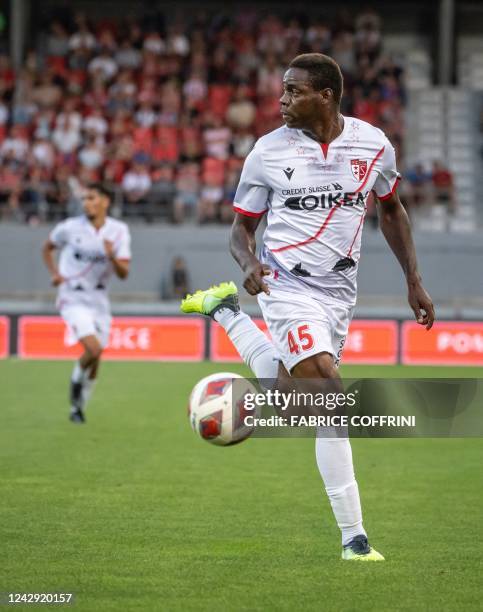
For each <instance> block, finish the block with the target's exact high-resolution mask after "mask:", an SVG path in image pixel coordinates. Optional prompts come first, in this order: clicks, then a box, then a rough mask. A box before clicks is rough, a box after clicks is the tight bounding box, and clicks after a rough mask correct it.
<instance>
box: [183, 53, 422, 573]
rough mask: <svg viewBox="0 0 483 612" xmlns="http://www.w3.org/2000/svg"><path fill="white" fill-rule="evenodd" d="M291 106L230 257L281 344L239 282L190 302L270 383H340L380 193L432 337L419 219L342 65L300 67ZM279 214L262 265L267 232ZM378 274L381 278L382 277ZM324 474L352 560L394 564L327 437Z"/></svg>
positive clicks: (318, 62)
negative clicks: (343, 105) (347, 86)
mask: <svg viewBox="0 0 483 612" xmlns="http://www.w3.org/2000/svg"><path fill="white" fill-rule="evenodd" d="M283 86H284V93H283V95H282V98H281V100H280V103H281V113H282V116H283V119H284V122H285V126H284V127H281V128H279V129H277V130H274V131H273V132H271V133H269V134H267V135H265V136H263V137H262V138H260V139H259V140H258V141H257V143H256V144H255V147H254V148H253V150H252V151H251V153H250V154H249V155H248V157H247V158H246V160H245V164H244V167H243V171H242V175H241V178H240V183H239V186H238V190H237V192H236V195H235V202H234V208H235V211H236V213H237V214H236V218H235V221H234V223H233V227H232V232H231V240H230V248H231V252H232V254H233V256H234V258H235V259H236V261H237V262H238V264H239V265H240V267H241V268H242V270H243V271H244V274H245V281H244V284H243V286H244V287H245V289H246V290H247V291H248V293H249V294H250V295H258V301H259V305H260V308H261V310H262V313H263V317H264V319H265V322H266V323H267V326H268V329H269V331H270V334H271V337H272V342H270V341H269V340H268V339H267V338H266V336H265V335H264V334H263V333H262V332H261V331H260V330H258V328H257V327H256V325H255V324H254V323H253V321H252V320H251V319H250V317H248V316H247V315H246V314H245V313H243V312H241V311H240V309H239V306H238V299H237V297H238V296H237V289H236V286H235V285H234V283H222V284H221V285H218V286H215V287H212V288H210V289H208V290H206V291H200V292H197V293H195V294H194V295H192V296H188V297H187V298H186V299H185V300H184V301H183V302H182V305H181V309H182V311H183V312H201V313H203V314H206V315H209V316H211V317H213V318H214V319H215V320H216V321H217V322H218V323H219V324H220V325H222V326H223V327H224V328H225V330H226V332H227V334H228V336H229V337H230V339H231V341H232V342H233V344H234V345H235V347H236V348H237V350H238V352H239V353H240V355H241V356H242V358H243V359H244V361H245V362H246V363H247V364H248V365H249V366H250V367H251V369H252V370H253V371H254V373H255V375H256V376H257V377H258V378H265V379H267V378H272V379H276V378H277V377H278V379H279V380H281V379H283V377H284V376H287V375H288V373H289V374H290V375H291V376H293V377H296V378H299V379H329V380H334V381H338V380H339V381H340V378H339V374H338V370H337V366H338V364H339V361H340V357H341V354H342V349H343V344H344V341H345V338H346V335H347V332H348V328H349V324H350V321H351V318H352V312H353V309H354V305H355V302H356V276H357V267H358V262H359V256H360V247H361V233H362V225H363V222H364V217H365V214H366V210H367V199H368V196H369V194H370V192H371V191H372V192H373V193H375V195H376V197H377V199H378V212H379V218H380V226H381V230H382V232H383V234H384V236H385V238H386V240H387V242H388V244H389V246H390V247H391V249H392V251H393V252H394V253H395V255H396V257H397V259H398V260H399V262H400V264H401V266H402V269H403V271H404V274H405V277H406V280H407V287H408V300H409V304H410V306H411V308H412V310H413V311H414V314H415V317H416V320H417V322H418V323H420V324H421V325H424V326H425V327H426V329H430V328H431V326H432V324H433V320H434V309H433V304H432V302H431V298H430V297H429V295H428V294H427V292H426V291H425V289H424V288H423V285H422V283H421V277H420V275H419V272H418V269H417V262H416V254H415V249H414V244H413V240H412V237H411V230H410V225H409V221H408V217H407V214H406V212H405V210H404V208H403V206H402V204H401V202H400V200H399V197H398V195H397V191H396V185H397V181H398V179H399V175H398V172H397V169H396V160H395V153H394V148H393V147H392V145H391V143H390V142H389V141H388V139H387V138H386V136H385V135H384V133H383V132H382V131H381V130H379V129H378V128H375V127H373V126H371V125H369V124H368V123H366V122H364V121H360V120H358V119H355V118H352V117H344V116H342V115H341V113H340V101H341V96H342V86H343V79H342V74H341V71H340V68H339V66H338V65H337V63H336V62H335V61H334V60H332V59H331V58H330V57H328V56H325V55H321V54H318V53H310V54H304V55H300V56H298V57H296V58H295V59H294V60H293V61H292V62H291V64H290V66H289V68H288V70H287V72H286V73H285V76H284V80H283ZM265 214H266V215H267V227H266V230H265V233H264V235H263V245H262V249H261V252H260V255H259V257H257V256H256V254H255V230H256V229H257V226H258V224H259V222H260V219H261V218H262V217H263V216H264V215H265ZM375 272H377V271H375ZM316 459H317V465H318V468H319V471H320V474H321V476H322V479H323V481H324V484H325V488H326V491H327V494H328V497H329V499H330V503H331V506H332V510H333V512H334V515H335V518H336V521H337V524H338V526H339V528H340V530H341V534H342V559H345V560H363V561H382V560H384V557H383V556H382V555H381V554H380V553H378V552H377V551H376V550H374V548H372V547H371V546H370V545H369V543H368V540H367V534H366V532H365V530H364V527H363V523H362V512H361V504H360V499H359V491H358V486H357V482H356V480H355V476H354V468H353V463H352V453H351V447H350V443H349V440H348V439H347V438H341V437H336V436H332V437H330V436H329V435H324V432H323V431H320V430H319V432H318V435H317V439H316Z"/></svg>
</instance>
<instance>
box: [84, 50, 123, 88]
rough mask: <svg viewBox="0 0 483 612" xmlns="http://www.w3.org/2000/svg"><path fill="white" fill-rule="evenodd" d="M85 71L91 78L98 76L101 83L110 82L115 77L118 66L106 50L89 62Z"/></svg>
mask: <svg viewBox="0 0 483 612" xmlns="http://www.w3.org/2000/svg"><path fill="white" fill-rule="evenodd" d="M87 69H88V71H89V73H90V74H91V75H92V76H94V77H95V76H98V77H99V78H100V79H102V80H103V81H110V80H111V79H113V78H114V77H115V76H116V74H117V71H118V66H117V64H116V61H115V60H114V59H113V57H112V56H111V53H110V52H109V51H108V50H107V49H103V50H102V51H101V53H100V54H99V55H97V56H96V57H94V58H93V59H92V60H91V61H90V62H89V65H88V68H87Z"/></svg>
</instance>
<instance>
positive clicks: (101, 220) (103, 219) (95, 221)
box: [89, 215, 106, 231]
mask: <svg viewBox="0 0 483 612" xmlns="http://www.w3.org/2000/svg"><path fill="white" fill-rule="evenodd" d="M105 222H106V216H105V215H103V216H102V217H95V218H94V219H89V223H90V224H91V225H93V226H94V229H95V230H96V231H99V230H100V229H101V227H102V226H103V225H104V223H105Z"/></svg>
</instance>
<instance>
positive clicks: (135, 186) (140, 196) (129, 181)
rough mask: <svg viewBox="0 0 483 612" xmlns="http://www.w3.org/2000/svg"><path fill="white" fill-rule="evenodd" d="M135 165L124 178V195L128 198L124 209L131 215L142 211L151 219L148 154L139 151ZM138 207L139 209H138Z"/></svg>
mask: <svg viewBox="0 0 483 612" xmlns="http://www.w3.org/2000/svg"><path fill="white" fill-rule="evenodd" d="M133 162H134V163H133V165H132V167H131V169H130V170H128V171H127V172H126V174H125V175H124V177H123V179H122V191H123V197H124V199H125V200H126V206H125V207H124V211H125V212H127V213H128V214H129V215H132V214H136V212H138V213H139V211H140V212H141V214H142V215H144V217H145V218H146V219H147V220H150V216H149V211H148V210H147V208H148V195H149V191H150V189H151V185H152V181H151V176H150V175H149V171H148V163H149V159H148V158H147V156H146V155H144V154H142V153H141V154H140V153H137V154H136V155H135V156H134V160H133ZM136 209H137V211H136Z"/></svg>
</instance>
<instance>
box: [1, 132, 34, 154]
mask: <svg viewBox="0 0 483 612" xmlns="http://www.w3.org/2000/svg"><path fill="white" fill-rule="evenodd" d="M28 150H29V143H28V140H27V135H26V133H25V130H23V129H22V128H21V126H19V125H14V126H13V127H11V128H10V130H9V132H8V136H7V138H5V140H4V141H3V142H2V145H1V146H0V158H1V159H2V161H3V162H5V161H9V160H12V161H15V162H22V163H23V162H24V161H25V160H26V157H27V153H28Z"/></svg>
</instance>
